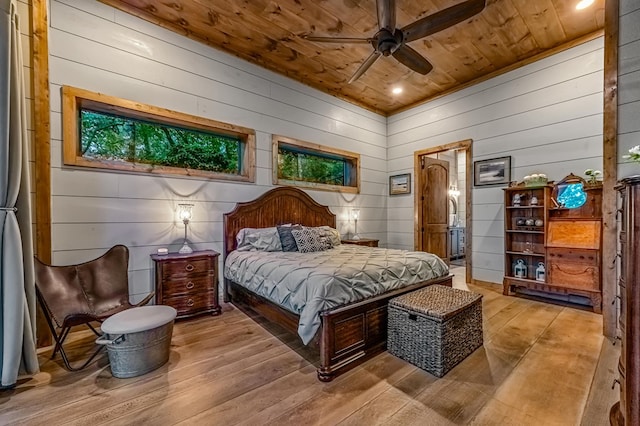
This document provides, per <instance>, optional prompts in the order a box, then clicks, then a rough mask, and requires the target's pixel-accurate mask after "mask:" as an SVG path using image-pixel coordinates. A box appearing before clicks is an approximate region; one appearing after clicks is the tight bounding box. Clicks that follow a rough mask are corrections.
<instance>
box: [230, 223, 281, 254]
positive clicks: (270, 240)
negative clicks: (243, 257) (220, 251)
mask: <svg viewBox="0 0 640 426" xmlns="http://www.w3.org/2000/svg"><path fill="white" fill-rule="evenodd" d="M236 243H237V244H238V245H237V250H239V251H282V244H281V243H280V235H278V230H277V229H276V227H275V226H274V227H271V228H242V229H241V230H240V232H238V235H236Z"/></svg>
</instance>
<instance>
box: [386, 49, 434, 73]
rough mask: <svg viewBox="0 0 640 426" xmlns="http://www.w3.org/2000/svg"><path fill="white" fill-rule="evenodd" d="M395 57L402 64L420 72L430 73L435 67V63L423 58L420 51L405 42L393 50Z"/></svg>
mask: <svg viewBox="0 0 640 426" xmlns="http://www.w3.org/2000/svg"><path fill="white" fill-rule="evenodd" d="M393 57H394V58H396V59H397V60H398V62H400V63H401V64H403V65H405V66H407V67H409V68H411V69H412V70H414V71H415V72H417V73H420V74H428V73H429V71H431V70H432V69H433V65H431V63H430V62H429V61H427V60H426V59H425V58H423V57H422V56H421V55H420V54H419V53H418V52H416V51H415V50H413V49H412V48H410V47H409V46H407V45H404V44H403V45H402V46H400V47H399V48H398V49H397V50H396V51H395V52H393Z"/></svg>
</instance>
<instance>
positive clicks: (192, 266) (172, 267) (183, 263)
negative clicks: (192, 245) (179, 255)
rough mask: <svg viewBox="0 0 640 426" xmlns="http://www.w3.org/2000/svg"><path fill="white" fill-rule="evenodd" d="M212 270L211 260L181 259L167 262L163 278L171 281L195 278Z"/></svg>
mask: <svg viewBox="0 0 640 426" xmlns="http://www.w3.org/2000/svg"><path fill="white" fill-rule="evenodd" d="M210 270H211V261H210V260H209V259H181V260H176V261H173V262H167V263H165V264H164V265H163V267H162V278H163V279H165V280H166V279H170V278H174V277H184V276H187V275H188V276H195V275H200V274H207V273H209V271H210Z"/></svg>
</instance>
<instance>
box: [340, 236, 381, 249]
mask: <svg viewBox="0 0 640 426" xmlns="http://www.w3.org/2000/svg"><path fill="white" fill-rule="evenodd" d="M378 241H379V240H373V239H370V238H362V239H360V240H350V239H347V240H342V244H355V245H358V246H365V247H378Z"/></svg>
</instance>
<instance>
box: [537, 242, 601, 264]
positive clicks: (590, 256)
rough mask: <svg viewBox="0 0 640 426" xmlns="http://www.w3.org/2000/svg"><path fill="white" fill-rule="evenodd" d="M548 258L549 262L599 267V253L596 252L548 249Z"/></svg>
mask: <svg viewBox="0 0 640 426" xmlns="http://www.w3.org/2000/svg"><path fill="white" fill-rule="evenodd" d="M547 256H548V258H549V262H556V263H578V264H582V265H593V266H596V267H597V266H598V265H599V263H600V262H599V258H598V253H597V252H596V251H595V250H579V249H566V248H562V249H559V248H552V247H550V248H548V249H547Z"/></svg>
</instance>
